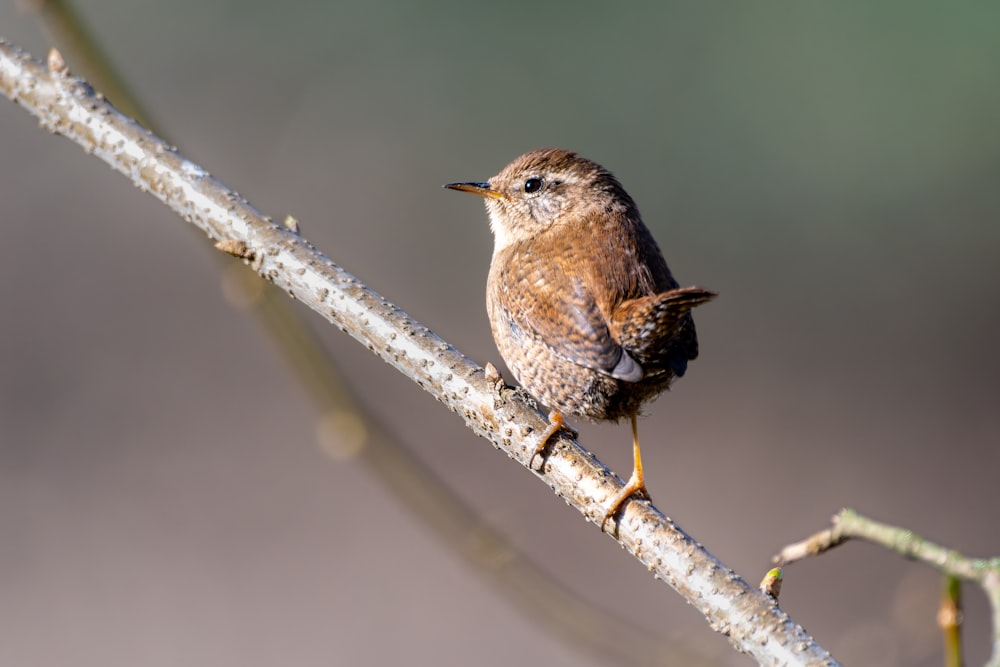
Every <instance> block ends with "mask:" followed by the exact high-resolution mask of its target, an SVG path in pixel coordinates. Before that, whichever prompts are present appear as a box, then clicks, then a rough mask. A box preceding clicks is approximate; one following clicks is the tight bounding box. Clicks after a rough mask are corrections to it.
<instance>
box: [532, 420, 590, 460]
mask: <svg viewBox="0 0 1000 667" xmlns="http://www.w3.org/2000/svg"><path fill="white" fill-rule="evenodd" d="M559 431H566V432H567V433H569V434H570V435H571V436H573V437H574V438H575V437H577V436H578V435H580V434H579V433H577V432H576V429H575V428H573V427H572V426H570V425H569V424H567V423H566V420H565V419H563V416H562V414H561V413H559V412H556V411H555V410H553V411H552V412H550V413H549V425H548V426H547V427H546V428H545V430H544V431H542V434H541V435H540V436H538V444H536V445H535V451H534V453H533V454H532V455H531V460H530V461H528V467H529V468H531V465H532V463H534V461H535V457H536V456H538V455H539V454H541V453H542V451H543V450H544V449H545V448H546V447H547V446H548V444H549V440H550V439H551V438H552V436H554V435H555V434H556V433H558V432H559Z"/></svg>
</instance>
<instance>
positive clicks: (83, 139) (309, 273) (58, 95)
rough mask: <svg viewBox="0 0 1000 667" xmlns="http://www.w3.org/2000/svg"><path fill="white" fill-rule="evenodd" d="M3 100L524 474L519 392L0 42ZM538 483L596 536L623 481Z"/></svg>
mask: <svg viewBox="0 0 1000 667" xmlns="http://www.w3.org/2000/svg"><path fill="white" fill-rule="evenodd" d="M0 88H2V89H3V91H4V93H5V94H6V95H7V96H8V97H10V98H11V99H13V100H14V101H16V102H17V103H19V104H20V105H22V106H23V107H24V108H26V109H27V110H29V111H30V112H31V113H32V114H34V115H35V116H37V117H38V118H39V120H40V123H41V125H42V126H43V127H45V128H47V129H49V130H50V131H52V132H55V133H57V134H62V135H64V136H66V137H67V138H69V139H71V140H72V141H74V142H76V143H78V144H80V145H81V146H82V147H83V148H84V149H85V150H86V151H88V152H90V153H93V154H94V155H95V156H96V157H99V158H100V159H101V160H103V161H105V162H107V163H108V164H109V165H111V167H112V168H113V169H115V170H117V171H120V172H121V173H123V174H125V175H126V176H128V177H129V178H130V179H131V180H132V181H133V182H134V183H135V184H136V185H137V186H138V187H140V188H141V189H144V190H146V191H148V192H149V193H150V194H152V195H153V196H154V197H156V198H157V199H159V200H161V201H162V202H164V203H165V204H167V205H168V206H170V207H171V208H172V209H173V210H174V211H176V212H177V213H178V214H180V215H181V216H182V217H183V218H184V219H185V220H187V221H188V222H191V223H192V224H194V225H196V226H197V227H199V228H200V229H202V230H203V231H204V232H205V233H206V234H207V235H208V236H209V237H210V238H211V239H212V240H213V241H215V242H218V241H228V242H235V243H242V244H243V246H245V251H244V252H241V254H243V255H245V256H246V257H247V259H246V260H245V261H246V262H247V263H248V264H249V265H250V266H251V267H252V268H253V269H254V270H255V271H256V272H257V273H259V274H260V275H261V276H263V277H264V278H266V279H268V280H270V281H271V282H273V283H274V284H275V285H277V286H278V287H280V288H281V289H283V290H284V291H286V292H287V293H288V294H289V295H291V296H292V297H294V298H296V299H299V300H300V301H302V302H303V303H305V304H306V305H308V306H309V307H310V308H312V309H313V310H315V311H316V312H318V313H319V314H320V315H322V316H323V317H324V318H326V319H327V320H329V321H330V322H332V323H333V324H335V325H337V326H339V327H340V328H341V329H342V330H344V331H345V332H347V333H348V334H350V335H351V336H353V337H354V338H356V339H357V340H359V341H360V342H361V343H363V344H364V345H365V346H366V347H368V349H370V350H371V351H372V352H374V353H375V354H376V355H378V356H379V357H381V358H382V359H383V360H385V361H386V362H388V363H389V364H390V365H392V366H394V367H395V368H397V369H398V370H400V371H401V372H402V373H404V374H405V375H406V376H407V377H409V378H410V379H412V380H413V381H414V382H416V383H417V384H419V385H420V386H421V387H423V388H424V389H425V390H426V391H428V392H430V393H431V394H432V395H433V396H435V397H436V398H437V399H438V400H439V401H441V402H442V403H444V404H445V405H446V406H447V407H448V408H449V409H451V410H453V411H454V412H456V413H458V414H459V415H461V416H462V417H463V419H464V420H465V423H466V424H467V425H468V426H469V428H471V429H472V430H473V431H474V432H475V433H477V434H478V435H481V436H483V437H485V438H487V439H489V440H490V441H491V442H492V443H493V444H494V446H495V447H497V448H499V449H502V450H503V451H504V453H506V454H507V455H508V456H509V457H510V458H513V459H515V460H516V461H517V462H518V463H520V464H521V465H522V466H524V467H525V468H526V469H528V470H531V468H530V465H529V464H530V460H531V458H532V455H533V454H534V451H535V448H536V445H537V444H538V441H539V434H541V433H542V432H544V430H545V427H546V425H547V420H546V418H545V416H544V415H543V414H542V413H541V412H539V410H538V409H537V407H536V406H535V405H534V403H533V401H531V399H530V398H529V397H527V396H526V395H524V394H523V393H522V392H520V391H519V390H518V391H515V390H510V389H503V388H501V389H499V390H498V387H497V385H496V384H495V383H494V382H491V381H489V380H488V379H487V378H486V376H485V373H484V371H483V369H482V368H480V367H479V366H477V365H476V364H475V363H473V362H472V361H471V360H469V359H468V358H466V357H465V356H464V355H462V354H461V353H460V352H458V350H456V349H455V348H454V347H452V346H451V345H449V344H448V343H447V342H445V341H444V340H442V339H441V338H439V337H437V336H436V335H434V334H433V333H432V332H431V331H429V330H428V329H426V328H425V327H424V326H422V325H421V324H420V323H418V322H416V321H415V320H413V319H412V318H410V317H409V316H408V315H406V314H405V313H404V312H403V311H402V310H400V309H399V308H398V307H397V306H395V305H394V304H392V303H390V302H389V301H387V300H386V299H385V298H383V297H382V296H380V295H379V294H377V293H375V292H374V291H372V290H370V289H369V288H368V287H366V286H365V285H364V284H362V283H361V282H360V281H359V280H358V279H357V278H355V277H354V276H352V275H351V274H349V273H347V272H346V271H344V270H343V269H342V268H340V267H339V266H337V265H336V264H334V263H333V262H332V261H331V260H330V259H329V258H328V257H327V256H325V255H324V254H322V253H320V252H319V251H318V250H317V249H316V248H314V247H313V246H312V245H311V244H309V243H308V242H306V241H305V240H303V239H302V238H301V237H299V236H298V235H296V234H294V233H292V232H291V231H289V230H288V229H286V228H284V227H283V226H281V225H277V224H275V223H273V222H272V221H271V220H270V219H268V218H265V217H264V216H262V215H261V214H260V213H259V212H258V211H257V210H256V209H254V208H253V207H252V206H251V205H250V204H249V203H247V202H246V201H245V200H244V199H243V198H242V197H240V196H239V195H238V194H236V193H235V192H232V191H231V190H229V189H228V188H226V187H225V186H223V185H222V184H221V183H220V182H218V181H217V180H215V179H214V178H212V177H211V176H210V175H209V174H208V173H207V172H206V171H205V170H204V169H202V168H201V167H199V166H198V165H196V164H194V163H192V162H190V161H188V160H187V159H185V158H184V157H183V156H181V155H180V154H179V153H178V152H177V151H176V150H174V149H172V148H171V147H170V146H168V145H167V144H166V143H164V142H163V141H161V140H159V139H158V138H156V137H155V136H153V135H152V134H150V133H148V132H147V131H145V130H143V129H142V128H141V127H139V126H138V125H137V124H135V123H134V122H133V121H131V120H130V119H128V118H127V117H125V116H123V115H121V114H120V113H119V112H118V111H117V110H116V109H114V107H112V106H111V105H110V104H108V103H107V102H106V101H105V100H103V99H102V98H101V97H100V96H98V95H96V94H95V93H94V91H93V89H91V88H90V86H89V85H87V84H86V83H84V82H82V81H79V80H77V79H72V78H70V77H69V76H68V74H67V73H65V72H64V71H63V72H54V71H49V69H47V68H46V67H44V66H43V65H41V64H40V63H37V62H35V61H33V60H31V59H30V58H29V57H27V56H26V55H24V54H22V53H21V52H19V51H18V50H16V49H14V48H12V47H10V46H9V45H7V44H6V43H3V42H0ZM556 438H557V439H556V442H555V443H554V445H553V446H552V447H551V453H550V454H549V455H548V457H547V459H546V461H545V463H544V466H543V470H542V471H532V473H533V474H535V475H536V476H538V477H539V478H541V479H542V480H543V481H544V482H545V483H547V484H548V485H549V486H550V487H551V488H552V489H553V490H554V491H555V492H556V494H557V495H559V496H561V497H562V498H563V499H564V500H566V502H568V503H569V504H570V505H572V506H573V507H574V508H576V509H577V510H578V511H579V512H581V513H582V514H583V515H584V516H585V517H587V518H588V519H591V520H594V519H595V518H596V520H597V521H598V523H599V522H600V519H601V518H603V513H604V507H606V504H607V502H608V501H609V500H610V499H611V498H613V497H614V496H615V495H616V494H617V492H618V491H619V489H620V488H621V486H622V481H621V479H619V478H618V477H617V476H616V475H614V474H613V473H612V472H611V471H610V470H608V468H607V467H605V466H604V465H603V464H602V463H601V462H600V461H598V460H597V459H596V458H594V457H593V456H592V455H590V454H589V453H588V452H586V451H585V450H583V449H582V448H581V447H580V446H579V444H578V443H576V442H575V441H574V440H572V439H571V438H570V437H569V436H568V435H567V434H565V433H560V434H558V435H557V436H556ZM616 532H617V537H616V539H617V540H618V541H619V543H620V544H621V545H622V546H623V547H624V548H625V549H626V550H627V551H629V552H630V553H631V554H632V555H633V556H635V557H636V558H637V559H638V560H639V561H640V562H642V563H643V564H644V565H645V566H646V567H647V568H649V570H650V571H651V572H652V573H653V574H654V576H656V577H657V578H659V579H661V580H663V581H665V582H667V583H668V584H669V585H670V586H672V587H673V588H674V589H675V590H677V591H678V592H679V593H681V594H682V595H683V596H684V597H685V599H686V600H688V602H690V604H691V605H692V606H694V607H695V608H696V609H698V610H699V611H700V612H701V613H702V615H703V616H705V618H706V619H707V620H708V622H709V624H710V625H711V627H713V628H714V629H715V630H717V631H719V632H722V633H723V634H725V635H727V636H728V637H729V639H730V641H731V642H732V643H733V645H734V646H735V647H736V648H737V649H739V650H741V651H743V652H745V653H748V654H750V655H751V656H753V657H754V658H755V659H756V660H757V661H758V663H760V664H763V665H835V664H837V663H836V662H835V661H834V660H833V658H832V657H830V655H829V653H828V652H827V651H825V650H824V649H823V648H822V647H820V646H819V645H818V644H816V643H815V642H814V641H813V640H812V638H810V637H809V636H808V635H807V634H806V633H805V631H804V630H803V629H802V628H801V627H800V626H798V625H797V624H795V623H794V622H793V621H792V620H791V619H790V618H789V617H788V615H787V614H785V613H784V612H783V611H781V610H780V609H779V608H778V607H777V605H776V604H775V602H774V601H773V600H772V599H771V598H769V597H768V596H766V595H764V594H763V593H761V592H760V591H758V590H757V589H756V588H754V587H753V586H750V585H749V584H747V582H746V581H744V580H743V579H742V578H740V577H739V576H738V575H736V574H735V573H734V572H732V571H731V570H729V569H728V568H726V567H725V566H724V565H723V564H722V563H721V562H719V561H718V560H717V559H716V558H715V557H714V556H712V555H711V554H710V553H708V552H707V551H706V550H705V549H704V548H703V547H701V546H700V545H699V544H698V543H697V542H695V541H694V540H693V539H692V538H691V537H690V536H688V535H687V534H686V533H685V532H684V531H683V530H681V529H680V527H678V526H677V525H676V524H674V523H673V522H672V521H670V520H669V519H667V518H666V517H665V516H664V515H663V514H662V513H661V512H659V510H657V509H656V508H655V507H653V506H652V505H651V504H650V503H649V502H648V501H631V502H629V503H628V504H627V505H626V506H625V509H624V512H623V514H622V518H621V519H620V521H619V525H618V529H617V531H616Z"/></svg>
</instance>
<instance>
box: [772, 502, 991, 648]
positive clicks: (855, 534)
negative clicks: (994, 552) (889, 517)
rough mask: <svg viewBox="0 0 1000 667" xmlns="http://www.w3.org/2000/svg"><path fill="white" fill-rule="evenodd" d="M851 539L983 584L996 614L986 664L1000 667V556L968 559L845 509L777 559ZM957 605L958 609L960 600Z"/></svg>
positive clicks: (804, 555) (802, 555) (815, 553)
mask: <svg viewBox="0 0 1000 667" xmlns="http://www.w3.org/2000/svg"><path fill="white" fill-rule="evenodd" d="M852 539H861V540H866V541H868V542H871V543H873V544H877V545H879V546H882V547H884V548H886V549H888V550H889V551H894V552H896V553H897V554H899V555H900V556H902V557H903V558H908V559H910V560H915V561H919V562H921V563H924V564H925V565H930V566H931V567H933V568H936V569H938V570H940V571H941V572H943V573H944V574H945V575H947V576H949V577H954V578H955V579H961V580H963V581H968V582H971V583H974V584H978V585H979V586H980V587H982V589H983V591H984V592H985V593H986V597H987V598H988V599H989V602H990V611H991V614H992V616H993V626H992V627H993V654H992V656H991V657H990V660H989V662H988V663H987V666H988V667H1000V558H989V559H987V558H967V557H965V556H963V555H962V554H960V553H959V552H957V551H955V550H954V549H947V548H945V547H943V546H941V545H938V544H934V543H933V542H929V541H927V540H925V539H924V538H922V537H920V536H919V535H917V534H915V533H914V532H912V531H910V530H906V529H905V528H899V527H897V526H890V525H889V524H885V523H879V522H878V521H874V520H872V519H869V518H868V517H865V516H862V515H860V514H858V513H857V512H855V511H854V510H850V509H843V510H841V511H840V512H838V513H837V514H836V516H834V517H833V525H832V526H831V527H829V528H827V529H826V530H822V531H820V532H818V533H816V534H814V535H811V536H809V537H808V538H806V539H804V540H802V541H801V542H796V543H795V544H790V545H788V546H786V547H785V548H784V549H782V550H781V553H779V554H778V555H777V556H775V557H774V561H775V562H777V563H782V564H787V563H792V562H795V561H797V560H801V559H803V558H807V557H809V556H818V555H819V554H821V553H824V552H826V551H829V550H830V549H833V548H834V547H837V546H839V545H841V544H843V543H844V542H847V541H848V540H852ZM955 608H956V609H957V603H955ZM944 625H945V624H944V623H942V626H944Z"/></svg>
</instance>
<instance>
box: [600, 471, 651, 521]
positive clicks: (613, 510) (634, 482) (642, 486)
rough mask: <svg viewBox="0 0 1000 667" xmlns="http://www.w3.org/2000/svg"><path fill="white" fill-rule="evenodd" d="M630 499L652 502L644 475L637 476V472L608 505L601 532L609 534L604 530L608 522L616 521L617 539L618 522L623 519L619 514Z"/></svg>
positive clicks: (633, 473)
mask: <svg viewBox="0 0 1000 667" xmlns="http://www.w3.org/2000/svg"><path fill="white" fill-rule="evenodd" d="M630 498H641V499H643V500H651V498H650V497H649V491H647V490H646V483H645V481H644V480H643V479H642V474H641V473H640V474H638V475H636V473H635V471H633V472H632V476H631V477H629V479H628V481H627V482H625V486H623V487H622V488H621V490H620V491H619V492H618V494H617V495H616V496H615V497H614V499H613V500H612V501H611V503H610V504H609V505H608V509H607V510H605V512H604V520H603V521H601V531H603V532H608V531H606V530H605V529H604V527H605V526H607V525H608V521H610V520H611V519H615V532H614V535H615V537H617V536H618V523H617V522H618V521H620V520H621V518H620V517H619V516H618V514H619V513H620V512H621V511H622V508H623V507H624V506H625V501H626V500H629V499H630Z"/></svg>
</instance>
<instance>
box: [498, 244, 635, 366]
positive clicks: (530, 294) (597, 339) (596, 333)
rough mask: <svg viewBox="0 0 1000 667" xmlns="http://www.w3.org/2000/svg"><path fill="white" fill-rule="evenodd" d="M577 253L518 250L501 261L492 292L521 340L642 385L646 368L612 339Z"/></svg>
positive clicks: (516, 248)
mask: <svg viewBox="0 0 1000 667" xmlns="http://www.w3.org/2000/svg"><path fill="white" fill-rule="evenodd" d="M573 254H574V253H572V252H569V253H554V254H550V255H549V256H543V255H540V254H538V253H537V251H531V250H525V249H523V248H520V247H518V246H514V247H513V248H511V249H510V250H509V252H508V253H507V256H506V257H504V258H498V259H500V261H499V262H498V266H497V267H495V268H494V271H495V273H493V274H491V276H490V281H491V290H492V292H493V294H494V298H496V299H498V300H499V305H500V307H501V309H502V311H501V312H502V313H503V317H504V319H506V320H507V326H510V327H511V333H512V335H513V336H514V337H515V338H519V337H521V336H527V337H529V338H530V339H531V340H532V341H534V342H535V343H540V344H542V345H545V346H546V347H547V348H548V349H549V350H550V351H551V352H552V353H553V354H555V355H556V356H558V357H560V358H562V359H565V360H567V361H571V362H573V363H575V364H578V365H580V366H584V367H586V368H591V369H593V370H596V371H599V372H601V373H605V374H607V375H610V376H612V377H616V378H618V379H621V380H627V381H630V382H637V381H638V380H640V379H641V378H642V369H641V368H640V367H639V365H638V364H636V363H635V361H634V360H633V359H632V358H631V357H630V356H629V355H628V354H626V353H625V351H624V350H623V349H622V347H621V346H620V345H619V344H618V343H617V342H616V341H615V340H614V338H613V337H612V335H611V331H610V329H609V328H608V322H607V321H606V319H605V317H604V314H603V313H602V312H601V309H600V308H599V306H598V303H597V300H596V299H595V297H594V295H593V294H592V292H591V290H590V289H589V288H588V287H587V281H586V276H585V274H584V273H582V272H581V267H582V266H583V265H582V264H580V263H579V262H578V261H576V259H577V258H574V257H573Z"/></svg>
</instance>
